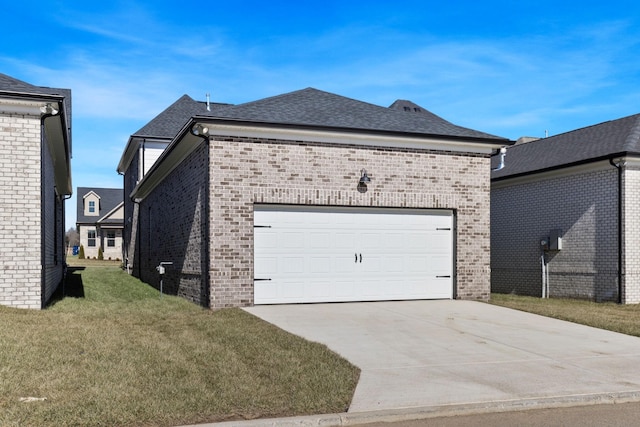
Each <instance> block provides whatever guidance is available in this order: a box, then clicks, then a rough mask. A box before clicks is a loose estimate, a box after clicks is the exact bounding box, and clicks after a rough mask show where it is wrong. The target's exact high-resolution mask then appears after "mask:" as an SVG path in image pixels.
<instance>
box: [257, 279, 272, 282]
mask: <svg viewBox="0 0 640 427" xmlns="http://www.w3.org/2000/svg"><path fill="white" fill-rule="evenodd" d="M265 280H271V279H253V281H254V282H263V281H265Z"/></svg>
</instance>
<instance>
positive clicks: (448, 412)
mask: <svg viewBox="0 0 640 427" xmlns="http://www.w3.org/2000/svg"><path fill="white" fill-rule="evenodd" d="M630 402H640V390H638V391H629V392H622V393H597V394H580V395H569V396H554V397H543V398H532V399H518V400H505V401H493V402H478V403H468V404H456V405H442V406H423V407H416V408H402V409H389V410H384V411H367V412H345V413H341V414H321V415H308V416H302V417H288V418H270V419H257V420H246V421H244V420H238V421H225V422H221V423H209V424H197V425H191V426H181V427H330V426H352V425H363V424H370V423H382V422H387V423H388V422H398V421H410V420H422V419H427V418H437V417H453V416H457V415H474V414H486V413H495V412H509V411H525V410H531V409H549V408H565V407H571V406H588V405H600V404H613V403H630Z"/></svg>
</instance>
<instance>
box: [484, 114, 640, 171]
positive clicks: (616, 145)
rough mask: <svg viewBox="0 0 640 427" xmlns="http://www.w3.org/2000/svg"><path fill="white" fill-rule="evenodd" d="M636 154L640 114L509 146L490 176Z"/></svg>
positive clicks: (547, 168) (639, 133)
mask: <svg viewBox="0 0 640 427" xmlns="http://www.w3.org/2000/svg"><path fill="white" fill-rule="evenodd" d="M628 154H635V155H640V114H635V115H632V116H627V117H623V118H621V119H617V120H611V121H607V122H604V123H600V124H597V125H593V126H588V127H585V128H581V129H577V130H574V131H571V132H566V133H563V134H560V135H555V136H551V137H548V138H542V139H537V140H534V141H530V142H526V143H522V144H517V145H514V146H511V147H509V148H508V150H507V155H506V167H505V168H504V169H502V170H500V171H496V172H493V173H492V179H501V178H507V177H511V176H520V175H526V174H530V173H535V172H541V171H545V170H553V169H559V168H563V167H568V166H573V165H577V164H581V163H589V162H592V161H597V160H603V159H606V158H609V157H613V156H619V155H628Z"/></svg>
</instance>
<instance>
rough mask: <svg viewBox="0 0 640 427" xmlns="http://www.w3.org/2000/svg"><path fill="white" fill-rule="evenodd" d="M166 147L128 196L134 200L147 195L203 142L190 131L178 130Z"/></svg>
mask: <svg viewBox="0 0 640 427" xmlns="http://www.w3.org/2000/svg"><path fill="white" fill-rule="evenodd" d="M178 135H182V137H178V138H177V139H175V140H174V141H173V142H172V143H171V144H169V146H168V147H167V149H166V150H165V151H164V152H163V153H162V155H161V156H160V158H158V160H157V161H156V162H155V163H154V164H153V166H152V167H151V169H150V170H149V172H147V174H146V175H145V176H144V178H142V180H140V182H138V185H136V187H135V188H134V189H133V191H132V192H131V194H130V197H131V198H132V199H134V200H135V201H136V202H139V201H141V200H143V199H144V198H145V197H147V196H148V195H149V194H150V193H151V192H152V191H153V189H154V188H156V187H157V186H158V184H160V183H161V182H162V181H163V180H164V178H165V177H167V176H168V175H169V174H170V173H171V172H173V170H174V169H175V168H177V167H178V165H179V164H180V163H181V162H182V161H183V160H184V159H186V158H187V156H189V154H191V153H192V152H193V151H195V149H196V148H198V147H199V146H200V144H202V143H203V142H204V138H203V137H201V136H195V135H192V134H191V133H189V132H188V131H187V132H180V133H179V134H178Z"/></svg>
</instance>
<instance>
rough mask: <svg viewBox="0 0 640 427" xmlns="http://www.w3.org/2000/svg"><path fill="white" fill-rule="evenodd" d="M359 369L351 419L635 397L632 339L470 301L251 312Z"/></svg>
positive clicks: (636, 358) (639, 355)
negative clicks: (408, 411) (393, 412)
mask: <svg viewBox="0 0 640 427" xmlns="http://www.w3.org/2000/svg"><path fill="white" fill-rule="evenodd" d="M246 310H247V311H248V312H250V313H252V314H254V315H256V316H258V317H261V318H263V319H264V320H266V321H268V322H270V323H273V324H275V325H277V326H279V327H280V328H282V329H284V330H287V331H290V332H292V333H294V334H296V335H300V336H302V337H304V338H306V339H308V340H311V341H317V342H321V343H324V344H326V345H327V346H329V348H331V349H333V350H334V351H336V352H337V353H339V354H341V355H342V356H344V357H345V358H346V359H348V360H350V361H351V362H352V363H353V364H355V365H356V366H358V367H359V368H360V369H361V370H362V374H361V377H360V382H359V383H358V387H357V389H356V392H355V395H354V397H353V402H352V404H351V407H350V408H349V412H364V411H375V410H391V409H404V408H418V407H433V406H442V405H480V406H482V405H484V404H487V405H497V404H513V402H527V401H529V402H531V401H536V400H545V399H547V400H548V399H550V400H553V399H560V400H562V399H564V400H565V401H566V400H567V399H569V400H570V401H575V402H577V403H580V401H581V400H585V401H586V400H593V399H594V398H596V399H597V398H598V396H605V395H606V396H609V397H611V396H612V395H613V396H615V395H620V396H640V339H639V338H635V337H630V336H626V335H622V334H617V333H613V332H607V331H603V330H599V329H594V328H589V327H586V326H581V325H576V324H573V323H569V322H563V321H560V320H554V319H549V318H546V317H541V316H536V315H533V314H528V313H523V312H519V311H515V310H510V309H506V308H502V307H496V306H492V305H489V304H485V303H480V302H473V301H403V302H375V303H343V304H300V305H274V306H256V307H250V308H247V309H246Z"/></svg>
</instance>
